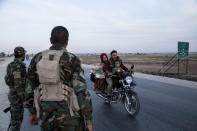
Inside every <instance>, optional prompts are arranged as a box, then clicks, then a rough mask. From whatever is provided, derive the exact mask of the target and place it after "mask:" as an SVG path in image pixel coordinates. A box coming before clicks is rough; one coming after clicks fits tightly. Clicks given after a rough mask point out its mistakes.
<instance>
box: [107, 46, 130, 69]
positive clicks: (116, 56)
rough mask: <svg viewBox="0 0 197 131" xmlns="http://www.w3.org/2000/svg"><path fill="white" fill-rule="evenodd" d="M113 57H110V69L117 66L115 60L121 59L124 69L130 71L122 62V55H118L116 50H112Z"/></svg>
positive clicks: (121, 65)
mask: <svg viewBox="0 0 197 131" xmlns="http://www.w3.org/2000/svg"><path fill="white" fill-rule="evenodd" d="M110 54H111V58H110V59H109V63H110V65H109V70H110V71H112V70H113V68H114V67H115V61H116V60H119V61H120V67H121V68H122V69H123V70H124V71H126V72H127V71H128V68H127V67H126V66H125V65H124V64H123V63H122V60H121V59H120V57H119V56H118V52H117V51H116V50H113V51H111V53H110Z"/></svg>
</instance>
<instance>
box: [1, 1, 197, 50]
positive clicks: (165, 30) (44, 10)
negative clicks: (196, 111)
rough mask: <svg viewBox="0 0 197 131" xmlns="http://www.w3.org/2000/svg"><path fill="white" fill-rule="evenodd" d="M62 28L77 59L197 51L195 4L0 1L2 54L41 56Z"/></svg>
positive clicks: (166, 2) (164, 2)
mask: <svg viewBox="0 0 197 131" xmlns="http://www.w3.org/2000/svg"><path fill="white" fill-rule="evenodd" d="M57 25H63V26H65V27H66V28H67V29H68V30H69V33H70V38H69V45H68V50H69V51H70V52H73V53H94V52H95V53H100V52H106V53H109V52H110V51H111V50H112V49H116V50H118V51H119V52H127V53H136V52H146V53H149V52H176V51H177V42H178V41H186V42H189V43H190V51H197V0H0V52H1V51H4V52H8V51H9V52H13V49H14V47H15V46H19V45H20V46H23V47H25V49H26V50H27V51H28V52H31V53H32V52H34V53H36V52H39V51H41V50H44V49H47V48H49V46H50V41H49V38H50V32H51V29H52V28H53V27H54V26H57Z"/></svg>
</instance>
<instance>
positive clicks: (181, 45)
mask: <svg viewBox="0 0 197 131" xmlns="http://www.w3.org/2000/svg"><path fill="white" fill-rule="evenodd" d="M188 56H189V42H178V58H187V57H188Z"/></svg>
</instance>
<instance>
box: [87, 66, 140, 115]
mask: <svg viewBox="0 0 197 131" xmlns="http://www.w3.org/2000/svg"><path fill="white" fill-rule="evenodd" d="M133 68H134V65H132V66H131V69H130V71H129V72H123V73H121V74H120V75H111V76H110V77H111V78H112V80H113V88H112V96H111V98H109V96H108V95H107V83H106V82H105V84H104V90H103V91H102V92H97V93H96V94H97V96H99V97H101V98H102V99H103V100H104V101H105V103H107V104H111V103H114V104H116V103H122V104H124V107H125V109H126V111H127V112H128V113H129V114H130V115H131V116H136V115H137V114H138V112H139V110H140V101H139V98H138V95H137V93H136V92H135V90H134V88H135V86H136V83H135V80H134V77H133ZM99 74H101V73H96V74H95V72H94V73H93V72H92V73H91V74H90V79H91V81H93V82H94V81H95V79H99V78H100V76H99Z"/></svg>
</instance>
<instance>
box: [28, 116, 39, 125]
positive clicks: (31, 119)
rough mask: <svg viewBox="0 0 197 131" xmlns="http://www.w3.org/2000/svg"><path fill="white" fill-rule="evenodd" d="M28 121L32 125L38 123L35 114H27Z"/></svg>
mask: <svg viewBox="0 0 197 131" xmlns="http://www.w3.org/2000/svg"><path fill="white" fill-rule="evenodd" d="M29 122H30V124H31V125H32V126H34V125H38V118H37V116H36V115H35V114H30V116H29Z"/></svg>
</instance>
